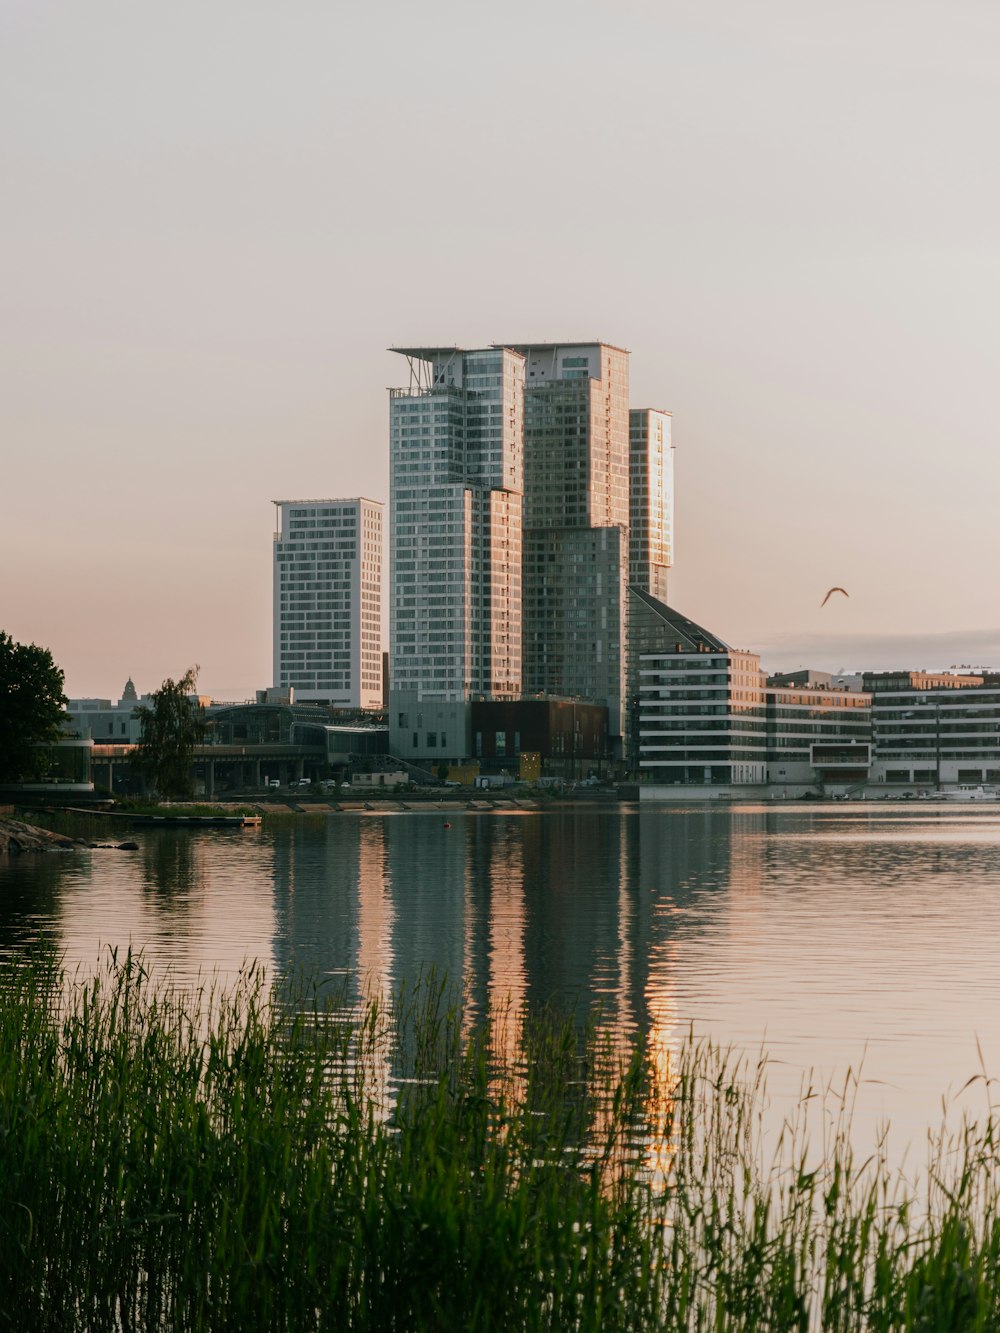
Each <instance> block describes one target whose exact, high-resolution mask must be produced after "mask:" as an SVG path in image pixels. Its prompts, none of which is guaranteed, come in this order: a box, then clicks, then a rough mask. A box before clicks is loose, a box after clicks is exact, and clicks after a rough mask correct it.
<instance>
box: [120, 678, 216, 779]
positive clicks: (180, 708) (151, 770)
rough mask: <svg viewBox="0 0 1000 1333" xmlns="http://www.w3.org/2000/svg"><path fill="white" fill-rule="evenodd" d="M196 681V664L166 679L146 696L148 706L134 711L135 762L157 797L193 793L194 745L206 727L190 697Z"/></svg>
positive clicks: (194, 702) (201, 736)
mask: <svg viewBox="0 0 1000 1333" xmlns="http://www.w3.org/2000/svg"><path fill="white" fill-rule="evenodd" d="M197 683H198V667H196V666H193V667H191V668H190V669H189V670H188V671H186V672H185V673H184V675H183V676H181V678H180V680H170V679H169V678H168V679H167V680H165V681H164V682H163V684H162V685H161V686H160V688H159V689H158V690H154V691H153V692H152V694H151V695H150V696H149V699H150V703H149V705H148V706H146V705H145V704H143V705H142V706H140V707H139V708H137V709H136V710H135V712H136V716H137V717H138V718H139V719H140V721H141V722H142V734H141V736H140V738H139V744H138V746H137V747H136V752H135V758H134V762H135V765H136V767H137V769H138V770H139V773H140V775H141V777H142V779H143V781H144V782H145V783H146V784H147V786H149V787H150V789H151V790H152V791H153V792H154V793H156V795H158V796H168V797H185V796H191V795H192V794H193V791H194V784H193V783H192V780H191V764H192V761H193V759H194V747H195V746H196V745H197V744H198V742H199V741H201V740H203V739H204V736H205V733H206V731H207V730H208V723H207V722H206V720H205V713H204V710H203V709H202V707H201V705H200V704H198V703H197V702H196V701H195V700H193V699H192V698H191V697H190V696H191V695H192V694H194V692H195V687H196V685H197Z"/></svg>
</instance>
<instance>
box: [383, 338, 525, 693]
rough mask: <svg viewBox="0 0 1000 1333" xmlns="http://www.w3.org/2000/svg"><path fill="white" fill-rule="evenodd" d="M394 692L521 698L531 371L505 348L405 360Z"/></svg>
mask: <svg viewBox="0 0 1000 1333" xmlns="http://www.w3.org/2000/svg"><path fill="white" fill-rule="evenodd" d="M393 351H397V352H399V353H400V354H401V355H403V356H405V357H406V359H407V361H408V363H409V367H410V384H409V386H408V387H407V388H405V389H391V390H390V418H391V422H390V431H391V436H390V488H391V497H392V498H391V506H392V508H391V537H390V541H391V549H390V564H391V575H390V577H391V585H392V594H391V605H390V622H391V626H392V629H391V636H390V637H391V644H392V647H391V654H392V660H391V664H390V670H389V674H390V680H391V687H392V689H393V690H404V691H414V692H416V694H417V695H418V696H419V697H420V698H421V699H423V698H427V699H436V700H442V701H448V702H459V701H467V700H469V699H471V698H473V697H477V698H488V699H514V698H517V697H518V695H519V694H520V691H521V502H522V485H523V455H524V422H523V410H524V362H523V358H522V357H520V356H518V355H517V353H516V352H511V351H509V350H507V349H503V348H486V349H484V350H481V351H463V350H462V349H460V348H456V347H447V348H437V347H417V348H393Z"/></svg>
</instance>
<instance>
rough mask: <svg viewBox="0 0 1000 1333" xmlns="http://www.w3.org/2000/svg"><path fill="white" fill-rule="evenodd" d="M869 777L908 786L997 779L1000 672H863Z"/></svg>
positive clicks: (999, 767) (999, 779)
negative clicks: (870, 736)
mask: <svg viewBox="0 0 1000 1333" xmlns="http://www.w3.org/2000/svg"><path fill="white" fill-rule="evenodd" d="M864 685H865V690H866V691H868V692H869V693H870V695H871V699H872V718H873V731H874V740H875V759H874V764H873V769H872V782H873V783H877V784H882V783H884V784H886V785H887V786H890V787H896V788H899V787H908V788H911V789H913V790H916V791H920V790H924V791H937V790H948V789H949V788H953V787H956V786H959V785H961V786H965V787H968V786H984V785H985V786H996V785H998V784H1000V674H996V673H990V672H982V673H975V674H973V673H952V672H938V673H932V672H926V671H868V672H865V674H864Z"/></svg>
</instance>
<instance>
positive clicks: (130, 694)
mask: <svg viewBox="0 0 1000 1333" xmlns="http://www.w3.org/2000/svg"><path fill="white" fill-rule="evenodd" d="M138 699H139V696H138V695H137V694H136V692H135V686H134V685H133V684H132V677H131V676H129V678H128V680H127V681H126V682H125V688H124V689H123V690H122V703H123V704H134V703H137V702H138Z"/></svg>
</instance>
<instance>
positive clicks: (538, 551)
mask: <svg viewBox="0 0 1000 1333" xmlns="http://www.w3.org/2000/svg"><path fill="white" fill-rule="evenodd" d="M514 346H515V350H516V351H518V352H519V353H521V354H522V355H523V356H524V358H525V399H524V402H525V407H524V566H523V568H524V581H523V605H524V630H523V635H524V692H525V694H536V693H541V694H557V695H571V696H576V697H579V698H583V699H589V700H593V701H597V702H600V703H604V704H606V705H607V707H608V710H609V728H610V731H611V734H612V735H615V736H621V734H622V721H623V717H622V706H623V699H624V695H625V615H626V599H625V589H626V584H627V580H628V567H629V546H628V530H629V410H628V356H629V354H628V352H627V351H625V350H624V349H623V348H620V347H612V346H610V345H609V344H607V343H600V342H594V343H536V344H514Z"/></svg>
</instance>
